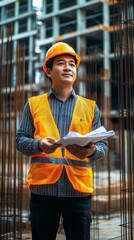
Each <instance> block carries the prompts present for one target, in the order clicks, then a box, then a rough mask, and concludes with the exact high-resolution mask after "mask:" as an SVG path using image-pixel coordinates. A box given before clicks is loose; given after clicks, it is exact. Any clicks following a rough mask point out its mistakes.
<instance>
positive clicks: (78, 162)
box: [31, 157, 91, 168]
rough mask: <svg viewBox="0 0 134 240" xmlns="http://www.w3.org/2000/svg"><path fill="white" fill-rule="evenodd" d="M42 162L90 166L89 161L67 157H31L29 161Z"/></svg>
mask: <svg viewBox="0 0 134 240" xmlns="http://www.w3.org/2000/svg"><path fill="white" fill-rule="evenodd" d="M36 162H40V163H41V162H42V163H53V164H63V165H70V166H79V167H88V168H90V167H91V164H90V163H89V162H84V161H82V160H71V159H67V158H45V157H33V158H32V159H31V163H36Z"/></svg>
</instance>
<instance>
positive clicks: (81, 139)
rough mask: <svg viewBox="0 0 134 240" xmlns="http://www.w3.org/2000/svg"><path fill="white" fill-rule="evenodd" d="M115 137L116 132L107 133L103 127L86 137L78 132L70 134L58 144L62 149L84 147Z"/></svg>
mask: <svg viewBox="0 0 134 240" xmlns="http://www.w3.org/2000/svg"><path fill="white" fill-rule="evenodd" d="M114 135H115V132H114V131H113V130H111V131H106V129H105V128H104V127H103V126H101V127H100V128H97V129H95V130H94V131H92V132H90V133H88V134H86V135H81V134H80V133H77V132H69V133H68V134H67V135H66V136H64V137H63V138H62V139H60V140H59V141H58V142H57V143H59V144H62V147H65V146H67V145H70V144H76V145H78V146H82V147H83V146H86V145H87V144H89V143H90V142H92V143H95V142H98V141H100V140H103V139H107V138H109V137H111V136H114Z"/></svg>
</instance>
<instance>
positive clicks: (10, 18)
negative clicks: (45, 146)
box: [0, 0, 134, 240]
mask: <svg viewBox="0 0 134 240" xmlns="http://www.w3.org/2000/svg"><path fill="white" fill-rule="evenodd" d="M60 41H62V42H65V43H68V44H70V45H71V46H72V47H73V48H74V49H76V51H77V53H78V54H79V55H80V56H81V64H80V66H79V68H78V74H77V81H76V82H75V85H74V89H75V91H76V93H77V94H79V95H81V96H83V97H86V98H89V99H92V100H95V101H96V103H97V105H98V107H99V109H100V110H101V123H102V126H105V128H106V129H107V130H108V131H109V130H114V131H115V136H113V137H112V138H109V139H108V146H109V151H108V154H107V156H106V157H105V158H103V159H101V160H100V161H98V162H96V163H95V164H94V165H93V172H94V194H93V198H92V202H93V206H92V224H91V239H92V240H105V239H106V240H113V239H117V240H134V1H133V0H70V1H69V0H55V1H54V0H42V1H33V0H29V1H28V0H18V1H17V0H10V1H8V0H1V1H0V239H1V240H20V239H31V231H30V222H29V196H30V191H29V189H28V188H27V186H26V183H25V182H26V176H27V172H28V170H29V165H30V158H28V157H26V156H24V155H22V154H21V153H19V152H18V151H17V150H16V145H15V139H16V133H17V129H18V127H19V124H20V121H21V118H22V114H23V109H24V106H25V103H26V102H27V99H28V98H29V97H31V96H34V95H39V94H42V93H45V92H47V91H48V90H49V89H50V87H51V84H50V81H49V79H48V78H47V76H46V75H45V73H44V71H43V68H42V64H43V61H44V58H45V54H46V51H47V50H48V49H49V48H50V47H51V46H52V45H53V44H54V43H56V42H60ZM57 240H65V235H64V230H63V227H62V219H61V223H60V227H59V231H58V235H57ZM74 240H75V239H74Z"/></svg>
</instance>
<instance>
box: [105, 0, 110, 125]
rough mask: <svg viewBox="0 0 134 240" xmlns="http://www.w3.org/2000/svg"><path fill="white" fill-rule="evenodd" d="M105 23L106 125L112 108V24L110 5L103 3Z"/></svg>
mask: <svg viewBox="0 0 134 240" xmlns="http://www.w3.org/2000/svg"><path fill="white" fill-rule="evenodd" d="M103 25H104V27H106V28H107V29H106V30H104V31H103V54H104V59H103V70H104V71H103V80H104V122H105V126H106V127H107V125H108V122H107V121H108V118H109V114H110V109H111V91H110V78H111V68H110V59H109V54H110V33H109V31H108V27H109V26H110V14H109V5H108V4H106V3H104V4H103Z"/></svg>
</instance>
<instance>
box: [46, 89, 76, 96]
mask: <svg viewBox="0 0 134 240" xmlns="http://www.w3.org/2000/svg"><path fill="white" fill-rule="evenodd" d="M50 95H54V96H55V97H56V94H55V92H54V90H53V89H52V88H50V90H49V92H48V97H49V96H50ZM70 96H72V97H75V98H76V97H77V95H76V93H75V90H74V89H72V92H71V94H70Z"/></svg>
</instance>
